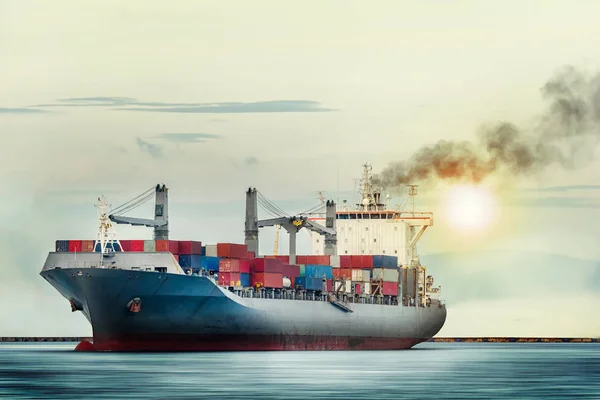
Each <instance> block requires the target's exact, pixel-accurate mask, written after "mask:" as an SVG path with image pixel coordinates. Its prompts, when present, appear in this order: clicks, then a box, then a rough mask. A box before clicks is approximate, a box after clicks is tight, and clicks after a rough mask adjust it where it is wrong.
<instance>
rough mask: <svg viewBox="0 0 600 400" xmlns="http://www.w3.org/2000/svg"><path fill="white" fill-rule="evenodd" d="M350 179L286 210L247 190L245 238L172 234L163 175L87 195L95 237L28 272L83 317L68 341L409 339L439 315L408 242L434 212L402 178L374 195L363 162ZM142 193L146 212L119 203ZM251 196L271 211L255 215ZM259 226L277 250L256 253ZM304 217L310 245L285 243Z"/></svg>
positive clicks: (424, 336)
mask: <svg viewBox="0 0 600 400" xmlns="http://www.w3.org/2000/svg"><path fill="white" fill-rule="evenodd" d="M360 182H361V184H360V188H359V190H358V192H357V194H358V201H355V202H354V203H355V204H354V205H352V206H350V204H349V203H348V201H343V202H342V205H341V206H338V205H337V204H336V202H335V201H333V200H326V199H325V198H324V197H321V198H320V203H319V204H318V205H316V206H315V207H313V208H312V209H310V210H307V211H306V212H304V213H300V214H298V215H293V216H290V215H288V214H286V213H285V212H284V211H283V210H281V209H280V208H279V207H278V206H276V205H275V204H274V203H273V202H271V201H270V200H268V198H267V197H266V196H264V195H263V194H262V193H260V192H259V191H257V190H256V189H255V188H254V189H253V188H249V189H248V190H247V191H246V221H245V230H244V234H245V240H244V243H216V244H205V243H203V242H201V241H193V240H171V239H170V238H169V220H168V189H167V187H166V186H165V185H157V186H156V187H153V188H151V189H149V190H148V191H147V192H146V193H144V194H142V195H140V196H138V198H136V199H134V200H132V201H130V202H128V203H125V204H124V205H122V206H119V207H117V208H116V209H112V210H111V211H109V210H108V203H107V202H106V200H105V199H104V197H99V198H98V204H97V207H98V220H99V227H98V231H97V234H96V239H95V240H57V241H56V248H55V251H52V252H50V253H49V254H48V256H47V258H46V261H45V263H44V266H43V268H42V271H41V272H40V275H41V276H42V277H43V278H44V279H45V280H46V281H48V282H49V283H50V284H51V285H52V286H53V287H54V288H55V289H56V290H57V291H58V292H59V293H60V294H61V295H62V296H63V297H64V298H66V299H67V300H68V302H69V303H70V307H71V311H73V312H77V311H79V312H81V313H83V315H84V316H85V318H87V320H88V321H89V323H90V324H91V327H92V333H93V335H92V336H93V339H92V340H91V341H83V342H81V343H79V344H78V346H77V347H76V350H89V351H265V350H269V351H270V350H401V349H409V348H411V347H413V346H415V345H416V344H418V343H420V342H424V341H427V340H429V339H431V338H432V337H433V336H434V335H435V334H436V333H437V332H439V330H440V329H441V328H442V326H443V324H444V322H445V320H446V306H445V304H444V302H443V301H442V300H440V297H439V295H440V290H439V287H434V286H433V277H432V276H431V275H427V272H426V270H427V269H426V267H425V266H423V265H421V263H420V261H419V257H418V254H417V249H416V244H417V242H418V240H419V239H420V238H421V236H422V235H423V233H424V232H425V230H426V229H427V228H428V227H429V226H432V225H433V214H432V213H427V212H415V211H414V196H415V194H416V190H415V189H416V188H415V187H414V186H410V187H409V193H408V196H406V199H405V201H404V203H403V204H402V205H400V206H398V207H395V208H392V207H390V204H389V203H390V196H389V195H388V196H386V199H385V202H382V199H381V190H379V189H377V188H376V187H375V186H374V183H373V177H372V175H371V167H370V165H368V164H365V165H364V166H363V176H362V178H361V181H360ZM152 198H154V199H155V210H154V211H155V212H154V214H155V215H154V217H155V218H154V219H141V218H132V217H126V216H124V215H123V214H124V213H126V212H129V211H130V210H132V209H134V208H135V207H137V206H138V205H140V204H142V203H143V202H144V201H149V199H152ZM409 199H412V211H404V210H403V209H404V206H405V205H406V204H407V202H408V200H409ZM338 202H339V201H338ZM258 205H260V206H261V208H262V209H265V210H266V211H267V212H268V213H270V214H271V216H272V217H273V218H271V219H263V220H259V219H258ZM115 224H131V225H140V226H147V227H152V228H154V237H153V239H152V240H119V239H118V238H117V235H116V231H115ZM267 226H271V227H273V226H274V227H276V228H277V231H276V232H277V233H276V243H278V238H279V230H280V228H283V229H284V230H286V231H287V232H288V234H289V240H290V246H289V255H280V254H277V253H278V249H277V246H275V250H274V252H273V253H274V254H269V255H259V253H258V243H259V242H258V232H259V228H262V227H267ZM302 229H304V231H305V232H308V234H309V236H310V239H311V241H312V251H311V253H312V254H308V255H297V254H296V234H297V233H298V232H299V231H301V230H302Z"/></svg>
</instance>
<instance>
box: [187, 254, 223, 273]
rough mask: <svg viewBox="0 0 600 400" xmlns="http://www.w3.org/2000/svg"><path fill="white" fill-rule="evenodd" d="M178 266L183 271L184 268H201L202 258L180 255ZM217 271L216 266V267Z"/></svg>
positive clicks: (194, 255)
mask: <svg viewBox="0 0 600 400" xmlns="http://www.w3.org/2000/svg"><path fill="white" fill-rule="evenodd" d="M179 265H180V266H181V268H183V269H184V270H185V269H186V268H197V269H201V268H202V256H201V255H199V254H180V255H179ZM217 269H218V266H217Z"/></svg>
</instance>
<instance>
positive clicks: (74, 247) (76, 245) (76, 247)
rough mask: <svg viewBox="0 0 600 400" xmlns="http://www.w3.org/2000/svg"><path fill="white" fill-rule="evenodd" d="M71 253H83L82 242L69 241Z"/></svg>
mask: <svg viewBox="0 0 600 400" xmlns="http://www.w3.org/2000/svg"><path fill="white" fill-rule="evenodd" d="M69 252H70V253H75V252H77V253H81V240H69Z"/></svg>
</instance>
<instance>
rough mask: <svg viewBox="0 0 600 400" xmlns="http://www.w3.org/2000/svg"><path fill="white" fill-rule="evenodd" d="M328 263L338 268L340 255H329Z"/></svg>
mask: <svg viewBox="0 0 600 400" xmlns="http://www.w3.org/2000/svg"><path fill="white" fill-rule="evenodd" d="M329 263H330V264H331V266H332V267H333V268H339V267H340V256H339V255H335V256H329Z"/></svg>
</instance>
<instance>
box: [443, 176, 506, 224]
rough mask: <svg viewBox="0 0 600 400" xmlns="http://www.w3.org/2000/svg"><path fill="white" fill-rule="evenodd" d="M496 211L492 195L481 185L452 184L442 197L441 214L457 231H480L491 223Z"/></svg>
mask: <svg viewBox="0 0 600 400" xmlns="http://www.w3.org/2000/svg"><path fill="white" fill-rule="evenodd" d="M497 213H498V207H497V204H496V199H495V197H494V195H493V194H492V193H491V192H490V191H488V190H487V189H486V188H484V187H481V186H471V185H458V186H452V187H451V188H449V190H448V192H447V193H446V195H445V196H444V199H443V211H442V216H443V217H444V219H445V220H446V221H447V223H448V224H449V225H450V227H451V228H453V229H455V230H458V231H463V232H481V231H483V230H485V229H486V228H488V227H490V225H492V223H493V222H494V221H495V219H496V217H497Z"/></svg>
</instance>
